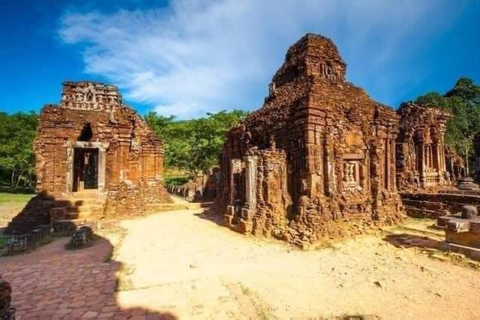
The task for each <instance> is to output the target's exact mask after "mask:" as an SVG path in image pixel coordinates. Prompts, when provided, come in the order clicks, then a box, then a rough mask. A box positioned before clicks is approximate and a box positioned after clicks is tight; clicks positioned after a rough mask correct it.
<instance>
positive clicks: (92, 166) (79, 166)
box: [73, 148, 98, 192]
mask: <svg viewBox="0 0 480 320" xmlns="http://www.w3.org/2000/svg"><path fill="white" fill-rule="evenodd" d="M73 157H74V161H73V163H74V165H73V192H78V191H82V190H87V189H98V149H91V148H75V149H74V154H73Z"/></svg>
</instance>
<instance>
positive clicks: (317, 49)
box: [213, 34, 404, 244]
mask: <svg viewBox="0 0 480 320" xmlns="http://www.w3.org/2000/svg"><path fill="white" fill-rule="evenodd" d="M345 72H346V64H345V63H344V62H343V60H342V59H341V57H340V55H339V54H338V50H337V48H336V47H335V45H334V44H333V42H332V41H331V40H330V39H327V38H325V37H322V36H319V35H314V34H308V35H306V36H305V37H303V38H302V39H300V40H299V41H298V42H297V43H296V44H294V45H293V46H292V47H291V48H290V49H289V50H288V52H287V55H286V61H285V63H284V64H283V66H282V67H281V68H280V69H279V70H278V71H277V73H276V74H275V76H274V77H273V80H272V83H271V85H270V93H269V96H268V97H267V98H266V99H265V104H264V106H263V107H262V108H261V109H260V110H258V111H255V112H253V113H251V114H250V115H249V116H248V117H247V118H246V119H245V120H244V121H243V122H241V123H240V124H239V125H237V126H236V127H235V128H233V129H232V130H230V132H229V133H228V134H227V140H226V143H225V145H224V147H223V150H222V154H221V170H222V187H221V190H222V191H221V193H220V194H219V195H218V196H217V199H216V203H215V205H214V207H213V209H214V210H217V211H219V212H220V213H221V214H223V215H224V219H225V224H226V225H228V226H229V227H231V228H234V229H237V230H239V231H241V232H244V233H253V234H257V235H259V234H262V235H266V236H270V235H273V236H275V237H277V238H281V239H285V240H287V241H289V242H293V243H297V244H305V243H310V242H314V241H316V240H318V239H320V238H323V237H327V236H345V235H354V234H358V233H362V232H364V231H365V230H367V229H368V228H370V227H372V226H374V225H383V224H392V223H396V222H398V221H399V220H401V219H402V217H403V216H404V213H403V210H402V207H401V203H400V198H399V196H398V194H397V192H396V181H395V179H396V168H395V140H396V137H397V133H398V121H399V117H398V115H397V114H396V113H395V111H393V110H392V109H390V108H389V107H387V106H384V105H382V104H380V103H377V102H375V101H373V100H372V99H370V97H369V96H368V95H367V94H366V93H365V92H364V91H363V90H362V89H360V88H358V87H355V86H354V85H352V84H351V83H349V82H347V81H345Z"/></svg>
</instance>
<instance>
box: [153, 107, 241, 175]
mask: <svg viewBox="0 0 480 320" xmlns="http://www.w3.org/2000/svg"><path fill="white" fill-rule="evenodd" d="M246 114H247V113H246V112H244V111H241V110H234V111H230V112H227V111H221V112H218V113H208V114H207V116H206V117H204V118H200V119H193V120H183V121H177V120H175V118H174V117H164V116H161V115H157V114H156V113H155V112H150V113H149V114H147V116H146V117H145V119H146V121H147V123H148V124H149V125H150V126H151V127H152V128H153V130H154V131H155V132H156V133H157V135H158V136H159V137H160V138H162V140H163V143H164V146H165V165H166V167H167V168H168V167H170V168H179V169H183V170H187V171H188V172H190V173H191V174H192V175H197V174H199V173H200V172H205V171H206V170H208V169H209V168H210V167H212V166H213V165H216V164H218V155H219V154H220V151H221V149H222V146H223V143H224V140H225V134H226V133H227V131H228V130H230V128H232V127H233V126H234V125H235V124H237V123H238V121H240V120H241V119H243V118H244V117H245V115H246Z"/></svg>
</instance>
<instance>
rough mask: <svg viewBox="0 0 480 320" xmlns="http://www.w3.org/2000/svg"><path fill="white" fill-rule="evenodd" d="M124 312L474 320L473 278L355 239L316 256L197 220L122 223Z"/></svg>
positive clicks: (479, 309)
mask: <svg viewBox="0 0 480 320" xmlns="http://www.w3.org/2000/svg"><path fill="white" fill-rule="evenodd" d="M122 226H123V227H124V228H125V229H126V232H127V234H126V237H125V239H124V240H123V244H122V245H121V246H120V247H117V249H116V251H115V255H114V258H115V260H116V261H119V262H121V263H123V264H124V269H123V271H122V273H121V274H120V275H119V276H120V278H121V286H120V289H121V290H122V291H121V292H119V293H118V296H117V299H118V303H119V305H121V306H123V307H125V308H144V309H148V310H152V311H158V312H169V313H171V314H173V315H175V316H177V317H179V318H180V319H190V318H200V319H211V318H220V319H226V318H233V319H241V318H254V319H257V318H263V319H266V318H274V319H275V318H280V319H285V318H311V317H317V318H318V317H332V316H341V315H355V314H364V315H365V314H367V315H376V316H378V317H380V318H382V319H479V318H480V272H478V271H475V270H472V269H469V268H466V267H461V266H456V265H453V264H452V263H450V262H443V261H436V260H433V259H431V258H429V257H428V256H426V255H425V254H422V253H419V252H418V250H415V249H413V248H412V249H402V248H397V247H395V246H393V245H391V244H390V243H388V242H386V241H384V240H383V239H382V238H381V237H375V236H365V237H361V238H358V239H356V240H350V241H346V242H344V243H341V244H337V245H335V247H334V248H327V249H323V250H318V251H309V252H303V251H298V250H296V249H294V248H290V247H287V246H286V245H284V244H283V243H278V242H272V241H265V240H261V239H255V238H251V237H246V236H243V235H240V234H237V233H235V232H232V231H230V230H228V229H227V228H224V227H221V226H219V225H217V224H216V223H214V222H212V221H211V220H208V219H205V217H204V216H203V215H201V211H193V210H183V211H175V212H164V213H160V214H154V215H151V216H148V217H145V218H141V219H136V220H128V221H124V222H122Z"/></svg>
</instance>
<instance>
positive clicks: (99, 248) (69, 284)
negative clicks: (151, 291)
mask: <svg viewBox="0 0 480 320" xmlns="http://www.w3.org/2000/svg"><path fill="white" fill-rule="evenodd" d="M68 241H69V239H68V238H61V239H59V240H56V241H54V242H53V243H50V244H48V245H45V246H43V247H40V248H39V249H37V250H35V251H33V252H30V253H26V254H22V255H16V256H9V257H0V273H1V275H2V277H3V278H4V279H5V280H6V281H8V282H10V284H11V285H12V288H13V292H12V306H13V307H14V308H16V310H17V312H16V316H17V319H80V318H83V319H85V318H88V319H168V320H170V319H177V316H175V315H174V314H172V313H170V312H162V311H161V310H148V309H144V308H132V307H125V306H122V303H121V302H120V301H119V299H118V298H119V295H120V294H121V292H120V291H121V290H122V288H121V286H122V282H121V279H120V278H119V274H120V273H121V271H122V268H123V265H122V263H120V262H118V261H115V260H112V252H113V245H112V244H111V243H110V241H109V240H107V239H106V238H103V237H97V240H95V241H94V242H93V243H92V245H91V246H89V247H87V248H84V249H77V250H66V249H65V245H66V244H67V243H68Z"/></svg>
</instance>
